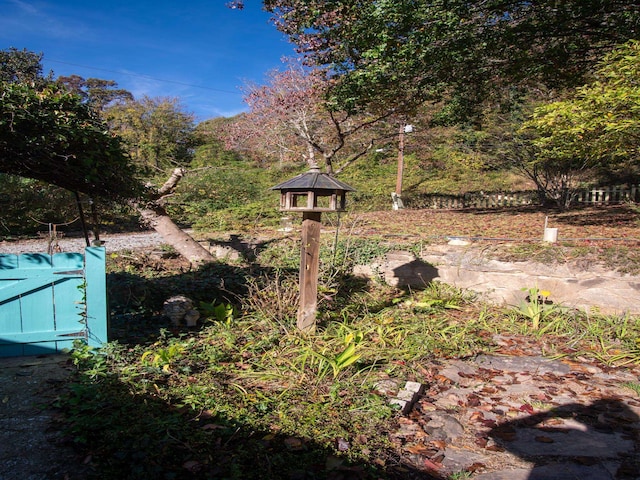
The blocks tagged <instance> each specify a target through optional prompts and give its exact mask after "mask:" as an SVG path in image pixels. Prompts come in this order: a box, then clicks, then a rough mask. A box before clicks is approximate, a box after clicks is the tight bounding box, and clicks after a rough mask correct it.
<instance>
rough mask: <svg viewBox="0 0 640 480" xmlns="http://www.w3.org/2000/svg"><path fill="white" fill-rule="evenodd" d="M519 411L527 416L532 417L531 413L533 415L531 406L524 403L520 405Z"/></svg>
mask: <svg viewBox="0 0 640 480" xmlns="http://www.w3.org/2000/svg"><path fill="white" fill-rule="evenodd" d="M520 411H521V412H526V413H528V414H529V415H533V413H534V410H533V407H532V406H531V405H529V404H528V403H525V404H524V405H522V406H521V407H520Z"/></svg>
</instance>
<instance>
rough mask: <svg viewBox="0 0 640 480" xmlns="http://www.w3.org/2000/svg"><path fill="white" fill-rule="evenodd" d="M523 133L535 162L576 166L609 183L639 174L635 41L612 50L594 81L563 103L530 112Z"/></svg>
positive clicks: (639, 85)
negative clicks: (531, 135)
mask: <svg viewBox="0 0 640 480" xmlns="http://www.w3.org/2000/svg"><path fill="white" fill-rule="evenodd" d="M525 128H527V129H530V130H532V131H534V132H535V133H536V134H537V135H538V137H537V138H536V140H534V144H535V146H536V147H537V148H538V156H537V161H538V162H560V163H563V164H565V165H573V164H575V163H576V162H579V163H580V164H584V165H585V166H587V167H590V168H593V169H596V170H598V171H599V172H600V174H601V175H604V176H608V177H609V178H610V179H612V180H614V181H621V180H622V181H627V180H629V179H634V178H637V175H638V173H639V172H640V42H639V41H631V42H629V43H627V44H625V45H623V46H621V47H620V48H617V49H615V50H614V51H613V52H611V53H610V54H609V55H607V56H606V57H605V59H604V60H603V61H602V63H601V64H600V67H599V69H598V70H597V76H596V79H595V81H593V82H591V83H589V84H587V85H584V86H582V87H580V88H578V89H576V91H575V92H574V93H573V94H572V95H571V96H570V97H569V98H567V99H566V100H563V101H558V102H553V103H549V104H546V105H543V106H540V107H538V108H537V109H536V111H535V113H534V115H533V118H532V119H531V120H530V121H528V122H527V123H525Z"/></svg>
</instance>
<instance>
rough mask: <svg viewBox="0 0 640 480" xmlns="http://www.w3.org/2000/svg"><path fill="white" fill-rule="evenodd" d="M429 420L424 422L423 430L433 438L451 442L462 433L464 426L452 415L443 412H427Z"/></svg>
mask: <svg viewBox="0 0 640 480" xmlns="http://www.w3.org/2000/svg"><path fill="white" fill-rule="evenodd" d="M429 417H430V420H429V421H428V422H427V423H426V424H425V426H424V431H425V432H427V433H428V434H429V435H431V436H432V437H433V438H434V439H435V440H446V441H448V442H451V441H453V440H455V439H456V438H458V437H460V436H462V435H463V434H464V427H463V426H462V424H461V423H460V422H459V421H458V420H457V419H456V418H455V417H454V416H452V415H449V414H447V413H443V412H432V413H429Z"/></svg>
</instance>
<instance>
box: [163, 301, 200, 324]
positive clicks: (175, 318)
mask: <svg viewBox="0 0 640 480" xmlns="http://www.w3.org/2000/svg"><path fill="white" fill-rule="evenodd" d="M162 311H163V313H164V315H165V316H167V317H169V320H171V323H172V324H173V325H176V326H177V325H180V324H181V323H183V322H184V323H186V325H187V326H194V325H195V324H196V322H197V321H198V318H200V313H199V312H198V311H197V310H195V309H194V308H193V300H191V299H190V298H189V297H186V296H184V295H175V296H173V297H171V298H168V299H167V300H165V302H164V304H163V306H162Z"/></svg>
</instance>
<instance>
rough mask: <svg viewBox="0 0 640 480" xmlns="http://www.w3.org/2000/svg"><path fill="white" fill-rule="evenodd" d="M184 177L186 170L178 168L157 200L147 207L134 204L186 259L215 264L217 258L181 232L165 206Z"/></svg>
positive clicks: (144, 217) (143, 218)
mask: <svg viewBox="0 0 640 480" xmlns="http://www.w3.org/2000/svg"><path fill="white" fill-rule="evenodd" d="M183 176H184V170H183V169H181V168H176V169H175V170H174V171H173V172H172V174H171V177H169V179H168V180H167V181H166V182H165V184H164V185H163V186H162V187H160V189H159V190H158V192H157V195H156V197H157V198H156V199H155V200H151V201H150V202H149V203H147V204H146V205H141V204H134V207H135V209H136V210H137V211H138V213H140V216H141V217H142V220H143V221H144V222H145V223H146V224H147V225H149V226H150V227H151V228H153V229H154V230H155V231H156V232H158V233H159V234H160V235H162V238H163V239H164V240H165V242H167V244H169V245H171V246H172V247H173V248H175V249H176V251H177V252H178V253H179V254H180V255H182V256H183V257H184V258H186V259H187V260H189V261H190V262H193V263H206V262H213V261H214V260H215V257H214V256H213V255H211V253H210V252H209V251H208V250H207V249H206V248H204V247H203V246H202V245H200V244H199V243H198V242H196V241H195V240H194V239H193V237H191V236H190V235H189V234H188V233H186V232H185V231H183V230H181V229H180V228H179V227H178V226H177V225H176V224H175V223H174V221H173V220H171V218H170V217H169V215H168V214H167V211H166V210H165V208H164V206H163V203H164V202H163V199H164V197H166V196H167V195H170V194H171V193H172V192H173V191H174V190H175V188H176V186H177V185H178V182H179V181H180V179H181V178H182V177H183Z"/></svg>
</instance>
